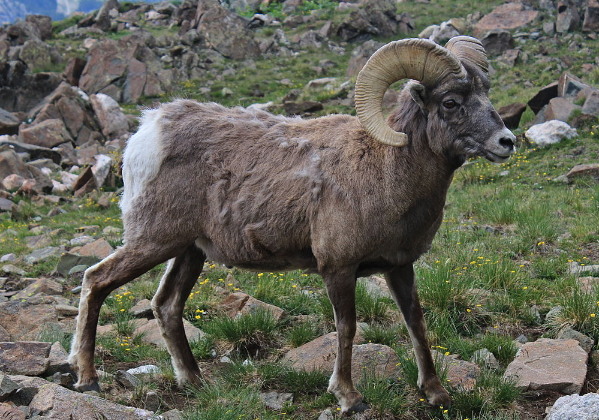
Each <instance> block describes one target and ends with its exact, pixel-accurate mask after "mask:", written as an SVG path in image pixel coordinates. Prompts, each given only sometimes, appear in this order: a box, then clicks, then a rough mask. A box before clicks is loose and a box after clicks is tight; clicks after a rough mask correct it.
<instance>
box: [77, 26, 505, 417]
mask: <svg viewBox="0 0 599 420" xmlns="http://www.w3.org/2000/svg"><path fill="white" fill-rule="evenodd" d="M401 79H413V81H412V82H410V83H408V84H407V86H406V87H405V88H404V89H403V91H402V92H401V94H400V98H399V101H398V104H397V107H396V109H395V110H394V111H393V112H392V113H391V115H390V116H389V117H388V119H387V122H386V121H385V119H384V117H383V113H382V111H381V103H382V97H383V94H384V93H385V91H386V89H387V88H388V87H389V85H390V84H391V83H393V82H395V81H398V80H401ZM489 86H490V84H489V78H488V62H487V58H486V55H485V51H484V49H483V47H482V45H481V44H480V42H479V41H478V40H476V39H474V38H470V37H463V36H462V37H456V38H453V39H451V40H450V41H449V42H448V43H447V45H446V46H445V48H444V47H441V46H439V45H437V44H435V43H433V42H431V41H428V40H422V39H408V40H400V41H395V42H391V43H389V44H387V45H385V46H383V47H382V48H381V49H380V50H378V51H377V52H376V53H375V54H374V55H373V56H372V57H371V58H370V60H369V61H368V63H367V64H366V66H365V67H364V69H363V70H362V71H361V73H360V74H359V76H358V79H357V82H356V89H355V102H356V109H357V118H356V117H352V116H347V115H330V116H326V117H321V118H316V119H307V120H306V119H301V118H287V117H283V116H274V115H272V114H269V113H267V112H263V111H259V110H255V109H245V108H240V107H238V108H232V109H229V108H225V107H222V106H220V105H217V104H214V103H197V102H194V101H189V100H177V101H174V102H172V103H168V104H165V105H162V106H161V107H159V108H157V109H154V110H149V111H146V112H145V113H144V115H143V117H142V122H141V126H140V128H139V131H138V132H137V133H136V134H135V135H133V136H132V137H131V139H130V140H129V143H128V145H127V147H126V150H125V154H124V159H123V177H124V183H125V190H124V194H123V197H122V201H121V207H122V212H123V224H124V228H125V230H124V243H123V246H122V247H120V248H118V249H117V250H116V252H114V253H113V254H112V255H110V256H109V257H108V258H106V259H104V260H103V261H102V262H100V263H99V264H97V265H95V266H93V267H90V268H89V269H88V270H87V271H86V273H85V276H84V280H83V290H82V295H81V301H80V306H79V316H78V319H77V331H76V334H75V336H74V339H73V344H72V348H71V354H70V357H69V360H70V362H71V364H72V365H73V367H74V368H75V370H76V371H77V372H78V382H77V385H76V386H77V387H78V389H80V390H89V389H98V388H99V385H98V375H97V372H96V369H95V367H94V347H95V337H96V327H97V322H98V315H99V313H100V307H101V305H102V303H103V301H104V300H105V298H106V297H107V296H108V295H109V294H110V293H111V292H112V291H113V290H115V289H116V288H118V287H120V286H122V285H124V284H125V283H127V282H129V281H131V280H133V279H135V278H136V277H138V276H140V275H141V274H143V273H145V272H147V271H148V270H150V269H151V268H153V267H155V266H156V265H158V264H160V263H162V262H165V261H167V260H170V261H169V263H168V266H167V269H166V273H165V274H164V276H163V277H162V280H161V282H160V285H159V287H158V290H157V292H156V295H155V297H154V299H153V301H152V308H153V311H154V314H155V316H156V319H157V321H158V324H159V326H160V328H161V331H162V335H163V337H164V339H165V342H166V346H167V348H168V351H169V353H170V355H171V358H172V363H173V366H174V369H175V372H176V375H177V379H178V381H179V383H184V382H187V381H191V382H194V381H198V380H200V378H201V377H202V373H201V372H200V370H199V368H198V365H197V363H196V361H195V360H194V358H193V356H192V352H191V350H190V347H189V343H188V341H187V339H186V337H185V332H184V329H183V322H182V312H183V307H184V303H185V301H186V299H187V297H188V295H189V293H190V292H191V290H192V288H193V286H194V284H195V283H196V280H197V279H198V276H199V275H200V272H201V271H202V267H203V265H204V262H205V260H206V259H209V260H211V261H214V262H219V263H222V264H226V265H227V266H236V267H240V268H246V269H250V270H260V271H273V270H277V271H279V270H291V269H303V270H307V271H310V272H315V273H319V274H320V275H321V276H322V279H323V281H324V285H325V287H326V292H327V294H328V296H329V298H330V300H331V302H332V305H333V308H334V312H335V323H336V328H337V332H338V351H337V359H336V363H335V367H334V371H333V374H332V376H331V379H330V381H329V388H328V390H329V392H331V393H333V394H334V395H335V396H336V397H337V399H338V400H339V403H340V405H341V410H342V411H343V412H344V413H348V412H351V411H353V410H357V409H359V408H360V407H361V406H362V404H363V402H362V395H361V394H360V393H359V392H358V391H357V390H356V388H355V387H354V385H353V383H352V379H351V357H352V340H353V338H354V334H355V332H356V307H355V284H356V278H357V277H359V276H365V275H369V274H372V273H384V275H385V277H386V280H387V284H388V286H389V289H390V291H391V293H392V295H393V297H394V299H395V300H396V302H397V304H398V306H399V308H400V309H401V311H402V313H403V316H404V319H405V321H406V324H407V327H408V331H409V334H410V337H411V339H412V343H413V346H414V350H415V355H416V361H417V364H418V369H419V374H418V384H419V386H420V388H421V390H422V391H423V392H424V394H425V395H426V398H427V400H428V402H429V403H431V404H435V405H442V404H447V403H449V394H448V393H447V391H446V390H445V389H444V388H443V386H442V385H441V382H440V380H439V378H438V376H437V374H436V372H435V368H434V365H433V359H432V357H431V352H430V349H429V344H428V342H427V339H426V326H425V323H424V318H423V313H422V308H421V306H420V303H419V300H418V295H417V292H416V286H415V278H414V270H413V266H412V265H413V263H414V261H415V260H416V259H418V258H419V257H420V255H422V254H423V253H425V252H426V251H428V249H429V248H430V245H431V242H432V239H433V237H434V235H435V232H436V231H437V229H438V228H439V225H440V224H441V221H442V218H443V207H444V204H445V199H446V194H447V190H448V188H449V185H450V183H451V181H452V177H453V174H454V172H455V171H456V170H457V169H458V168H459V167H460V166H461V165H462V164H463V163H464V162H465V161H466V160H467V159H469V158H471V157H475V156H482V157H485V158H487V159H488V160H490V161H492V162H504V161H506V160H507V159H508V158H509V157H510V155H512V154H513V152H514V140H515V137H514V135H513V134H512V133H511V132H510V131H509V130H507V129H506V128H505V126H504V124H503V122H502V120H501V118H500V117H499V115H498V114H497V112H496V111H495V110H494V108H493V106H492V105H491V103H490V101H489V99H488V91H489Z"/></svg>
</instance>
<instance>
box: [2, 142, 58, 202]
mask: <svg viewBox="0 0 599 420" xmlns="http://www.w3.org/2000/svg"><path fill="white" fill-rule="evenodd" d="M3 149H4V150H3ZM3 149H0V180H3V179H5V178H6V177H7V176H9V175H13V174H16V175H19V176H21V177H23V178H25V179H34V180H35V182H36V184H37V188H38V189H39V190H40V191H46V192H50V191H51V190H52V181H51V180H50V178H49V177H48V176H47V175H46V174H44V173H43V172H42V171H41V170H40V169H38V168H36V167H35V166H33V165H28V164H26V163H25V162H23V161H22V160H21V158H20V157H19V155H17V153H15V151H14V150H12V149H10V148H8V147H6V146H4V148H3Z"/></svg>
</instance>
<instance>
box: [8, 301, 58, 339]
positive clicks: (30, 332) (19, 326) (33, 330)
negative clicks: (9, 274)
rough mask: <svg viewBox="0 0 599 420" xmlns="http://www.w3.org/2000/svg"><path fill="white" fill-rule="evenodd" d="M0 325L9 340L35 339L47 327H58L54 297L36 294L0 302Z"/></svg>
mask: <svg viewBox="0 0 599 420" xmlns="http://www.w3.org/2000/svg"><path fill="white" fill-rule="evenodd" d="M0 325H1V326H2V327H4V330H5V331H6V332H7V333H8V334H9V336H10V337H11V340H9V341H25V340H36V339H37V337H39V335H40V334H42V333H43V332H44V331H46V330H48V329H52V328H57V329H59V328H61V326H60V323H59V321H58V315H57V313H56V298H55V297H52V298H50V297H45V296H37V297H32V298H30V299H26V300H14V299H11V300H9V301H8V302H3V303H0ZM61 331H62V329H61Z"/></svg>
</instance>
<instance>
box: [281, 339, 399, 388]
mask: <svg viewBox="0 0 599 420" xmlns="http://www.w3.org/2000/svg"><path fill="white" fill-rule="evenodd" d="M361 339H362V338H361V337H360V336H359V334H356V338H355V339H354V347H353V355H352V379H353V380H354V382H358V381H359V380H360V379H361V378H362V376H363V375H364V374H368V373H374V374H375V375H376V376H377V377H382V376H385V377H393V376H397V375H399V358H398V357H397V354H396V353H395V351H394V350H393V349H391V348H390V347H388V346H384V345H382V344H373V343H368V344H361V345H356V344H355V343H356V341H357V340H361ZM358 342H359V341H358ZM336 357H337V333H336V332H332V333H329V334H326V335H323V336H322V337H318V338H317V339H316V340H313V341H311V342H309V343H306V344H304V345H303V346H300V347H297V348H295V349H293V350H291V351H289V352H288V353H287V354H286V355H285V356H284V357H283V362H284V363H287V364H289V366H291V367H292V368H293V369H295V370H305V371H307V372H312V371H315V370H320V371H324V372H328V373H332V372H333V368H334V366H335V358H336Z"/></svg>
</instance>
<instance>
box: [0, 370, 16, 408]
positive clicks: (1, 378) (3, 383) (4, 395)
mask: <svg viewBox="0 0 599 420" xmlns="http://www.w3.org/2000/svg"><path fill="white" fill-rule="evenodd" d="M17 389H19V385H17V384H16V383H15V382H14V381H13V380H11V379H10V378H9V377H8V375H5V374H4V373H1V372H0V401H6V400H7V399H8V398H9V397H10V396H11V395H12V394H13V393H14V392H15V391H16V390H17Z"/></svg>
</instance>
